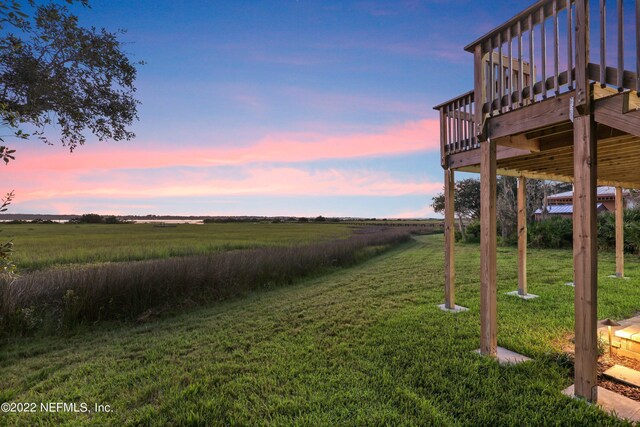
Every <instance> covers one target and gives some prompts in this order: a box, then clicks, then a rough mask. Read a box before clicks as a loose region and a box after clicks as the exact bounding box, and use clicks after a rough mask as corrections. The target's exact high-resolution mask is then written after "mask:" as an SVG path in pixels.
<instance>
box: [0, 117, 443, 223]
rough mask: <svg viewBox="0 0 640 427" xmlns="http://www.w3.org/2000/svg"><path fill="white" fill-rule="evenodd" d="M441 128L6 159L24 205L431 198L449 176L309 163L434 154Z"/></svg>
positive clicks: (92, 149)
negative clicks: (209, 199) (238, 198)
mask: <svg viewBox="0 0 640 427" xmlns="http://www.w3.org/2000/svg"><path fill="white" fill-rule="evenodd" d="M437 132H438V123H437V121H436V120H432V119H424V120H420V121H413V122H406V123H404V124H401V125H395V126H389V127H387V128H385V129H382V130H381V131H380V132H378V133H351V134H342V135H324V134H321V133H315V132H313V133H293V134H280V135H278V134H273V135H267V136H265V137H263V138H261V139H260V140H258V141H257V142H256V143H254V144H252V145H248V146H244V147H233V146H232V147H228V146H227V147H224V146H218V147H209V148H206V147H198V146H196V145H193V146H189V147H180V146H167V145H165V144H158V145H155V146H154V145H149V149H148V150H144V149H141V147H139V146H136V143H135V142H134V143H129V144H124V145H122V144H112V145H110V144H99V145H98V144H95V145H87V146H85V147H80V148H79V149H78V150H77V151H76V152H74V153H72V154H69V153H67V152H61V149H60V147H57V148H56V147H38V148H40V149H41V150H35V149H28V150H27V149H20V150H19V151H18V153H19V154H20V156H19V157H18V159H17V160H16V161H15V162H12V163H10V164H9V165H8V166H7V167H8V168H9V169H8V170H7V172H10V179H9V180H8V185H9V186H11V187H12V188H15V190H16V192H17V198H16V204H15V209H20V204H21V203H25V206H29V205H33V202H39V201H40V202H43V203H45V202H46V201H49V202H48V203H49V206H50V210H55V211H58V212H60V211H61V210H66V209H68V208H70V207H71V206H73V204H72V203H71V202H72V201H73V200H74V199H75V200H78V199H82V198H98V199H109V200H128V201H133V200H140V201H142V200H149V199H154V198H175V197H220V196H264V195H267V196H296V197H297V196H416V195H430V194H434V193H435V192H437V191H439V190H440V189H441V187H442V184H441V183H440V182H430V181H429V180H428V179H426V178H425V177H422V176H420V177H415V176H410V177H406V176H404V177H400V176H398V175H397V174H394V173H393V172H391V171H387V170H378V169H372V168H363V167H360V168H348V167H347V168H341V167H339V166H335V165H331V166H326V167H324V168H318V167H317V165H315V166H314V167H310V166H309V163H310V162H314V161H320V160H338V159H342V160H344V159H354V160H355V159H362V158H371V157H374V158H377V157H380V158H384V157H389V156H398V155H406V154H412V153H420V152H430V151H434V150H437V149H438V139H437V135H438V134H437ZM49 149H57V152H56V153H54V154H53V155H52V154H50V152H49V153H47V151H50V150H49ZM9 170H10V171H9ZM9 181H10V182H9ZM52 183H53V185H52ZM114 208H115V206H114ZM114 210H115V209H114ZM118 210H119V211H120V209H118ZM65 213H69V212H65Z"/></svg>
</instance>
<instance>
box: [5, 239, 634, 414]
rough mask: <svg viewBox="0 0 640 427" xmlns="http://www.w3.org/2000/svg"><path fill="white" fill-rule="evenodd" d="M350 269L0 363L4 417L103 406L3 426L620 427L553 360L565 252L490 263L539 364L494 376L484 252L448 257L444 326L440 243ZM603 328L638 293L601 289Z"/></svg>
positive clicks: (504, 342) (563, 312)
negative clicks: (482, 295) (483, 291)
mask: <svg viewBox="0 0 640 427" xmlns="http://www.w3.org/2000/svg"><path fill="white" fill-rule="evenodd" d="M418 240H419V241H418V242H414V243H410V244H406V245H404V246H401V247H399V248H398V249H396V250H393V251H391V252H388V253H386V254H385V255H382V256H380V257H377V258H375V259H372V260H370V261H367V262H365V263H363V264H361V265H359V266H356V267H353V268H349V269H343V270H339V271H336V272H335V273H332V274H330V275H326V276H323V277H318V278H314V279H310V280H306V281H303V282H301V283H298V284H296V285H293V286H289V287H285V288H280V289H276V290H273V291H268V292H259V293H255V294H252V295H251V296H249V297H247V298H242V299H236V300H233V301H228V302H224V303H220V304H216V305H213V306H210V307H207V308H202V309H198V310H193V311H190V312H187V313H184V314H182V315H179V316H176V317H172V318H166V319H162V320H159V321H156V322H154V323H149V324H144V325H135V326H134V325H126V324H102V325H100V326H97V327H96V328H95V329H94V330H92V331H84V332H81V333H77V334H76V335H73V336H69V337H65V338H60V337H38V338H29V339H18V340H14V341H12V342H9V343H5V344H4V345H3V346H2V347H1V348H0V366H2V370H0V385H1V386H0V389H1V390H0V401H7V400H9V401H13V402H86V403H89V404H90V406H93V404H94V403H104V404H109V405H111V408H112V410H113V411H112V412H110V413H100V414H74V413H50V414H43V413H33V414H24V413H22V414H0V424H3V425H29V426H33V425H58V424H61V423H66V424H69V425H82V424H87V423H91V424H95V425H157V426H164V425H202V426H205V425H294V424H295V425H310V426H317V425H329V426H335V425H402V424H404V425H473V426H477V425H486V426H496V425H566V426H575V425H617V424H620V425H623V423H621V422H619V421H618V420H616V419H614V418H611V417H609V416H607V415H606V414H604V413H603V412H601V411H599V410H598V409H597V408H595V407H594V406H590V405H587V404H586V403H584V402H580V401H577V400H574V399H570V398H567V397H565V396H563V395H562V394H561V393H560V390H562V389H563V388H565V387H567V386H568V385H569V384H571V383H572V373H571V366H570V364H569V363H567V358H566V356H564V355H563V354H562V353H561V351H560V348H561V346H562V345H563V344H565V343H566V342H567V341H566V340H567V335H568V334H570V333H571V331H572V329H573V288H571V287H568V286H563V283H564V282H566V281H569V280H571V269H572V268H571V263H572V257H571V252H570V251H564V250H558V251H549V250H547V251H537V250H531V251H530V255H529V263H528V264H529V268H530V277H529V282H530V285H529V287H530V292H532V293H535V294H538V295H540V298H538V299H535V300H531V301H523V300H521V299H518V298H515V297H510V296H507V295H504V293H505V292H507V291H511V290H514V289H515V288H516V274H517V273H516V268H517V263H516V250H515V249H513V248H501V249H499V268H498V276H499V289H498V291H499V292H498V322H499V335H498V343H499V345H501V346H504V347H507V348H509V349H512V350H515V351H518V352H521V353H524V354H526V355H528V356H530V357H532V358H534V359H535V360H534V361H533V362H530V363H525V364H521V365H517V366H499V365H497V364H496V363H495V362H493V361H491V360H488V359H486V358H481V357H480V356H478V355H476V354H475V353H473V350H474V349H476V348H478V347H479V333H480V331H479V329H480V327H479V284H478V271H479V247H478V246H477V245H460V246H458V247H457V265H458V292H457V294H458V301H457V302H458V303H459V304H460V305H464V306H467V307H469V308H470V310H469V311H468V312H465V313H460V314H456V315H452V314H450V313H445V312H442V311H440V310H439V309H438V308H437V307H436V305H437V304H439V303H441V302H442V298H443V295H442V287H443V251H442V247H443V238H442V236H441V235H436V236H424V237H418ZM613 267H614V258H613V257H612V256H611V255H609V254H605V255H603V256H602V257H601V261H600V278H601V279H600V287H599V290H600V292H599V307H598V316H599V317H600V318H603V317H612V318H622V317H625V316H628V315H630V314H632V313H634V312H635V311H636V310H638V309H639V308H640V302H639V301H640V262H638V260H636V259H633V260H632V259H630V258H629V259H628V260H627V268H626V271H627V274H628V275H629V276H630V277H632V279H631V280H615V279H607V278H605V277H606V275H607V274H610V273H611V272H612V271H613Z"/></svg>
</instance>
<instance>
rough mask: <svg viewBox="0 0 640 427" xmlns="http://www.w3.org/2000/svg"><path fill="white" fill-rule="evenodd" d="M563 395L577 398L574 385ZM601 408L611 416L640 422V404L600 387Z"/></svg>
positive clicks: (599, 403) (598, 403) (564, 391)
mask: <svg viewBox="0 0 640 427" xmlns="http://www.w3.org/2000/svg"><path fill="white" fill-rule="evenodd" d="M562 393H564V394H566V395H567V396H569V397H573V398H577V397H576V396H575V394H574V392H573V385H571V386H569V387H567V388H565V389H564V390H562ZM596 405H598V406H599V407H600V408H602V409H603V410H604V411H606V412H610V413H611V415H613V416H615V417H618V418H621V419H624V420H628V421H631V422H638V421H640V402H636V401H635V400H631V399H629V398H628V397H626V396H623V395H621V394H618V393H616V392H615V391H611V390H607V389H606V388H602V387H598V401H597V402H596Z"/></svg>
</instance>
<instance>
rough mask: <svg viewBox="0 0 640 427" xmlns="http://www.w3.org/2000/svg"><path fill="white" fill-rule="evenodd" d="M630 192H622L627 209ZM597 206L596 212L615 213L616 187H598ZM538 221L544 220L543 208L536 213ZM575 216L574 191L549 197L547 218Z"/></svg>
mask: <svg viewBox="0 0 640 427" xmlns="http://www.w3.org/2000/svg"><path fill="white" fill-rule="evenodd" d="M629 194H630V193H629V191H623V192H622V198H623V204H624V206H625V207H627V205H629V204H630V200H629ZM596 201H597V203H598V204H597V205H596V211H597V213H600V212H607V211H611V212H615V210H616V188H615V187H598V189H597V199H596ZM534 214H535V218H536V221H540V220H541V219H542V208H539V209H536V211H535V212H534ZM572 215H573V191H565V192H564V193H558V194H553V195H551V196H547V216H561V217H565V218H571V217H572Z"/></svg>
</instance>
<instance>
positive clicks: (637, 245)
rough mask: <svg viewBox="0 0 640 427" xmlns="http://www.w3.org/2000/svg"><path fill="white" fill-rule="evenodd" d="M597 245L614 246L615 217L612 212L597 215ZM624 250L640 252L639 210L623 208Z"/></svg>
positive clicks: (604, 247)
mask: <svg viewBox="0 0 640 427" xmlns="http://www.w3.org/2000/svg"><path fill="white" fill-rule="evenodd" d="M598 245H599V246H600V248H601V249H611V250H613V249H615V247H616V218H615V213H614V212H603V213H601V214H600V215H599V216H598ZM624 251H625V252H626V253H632V254H637V253H639V252H640V210H638V209H625V210H624Z"/></svg>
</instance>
